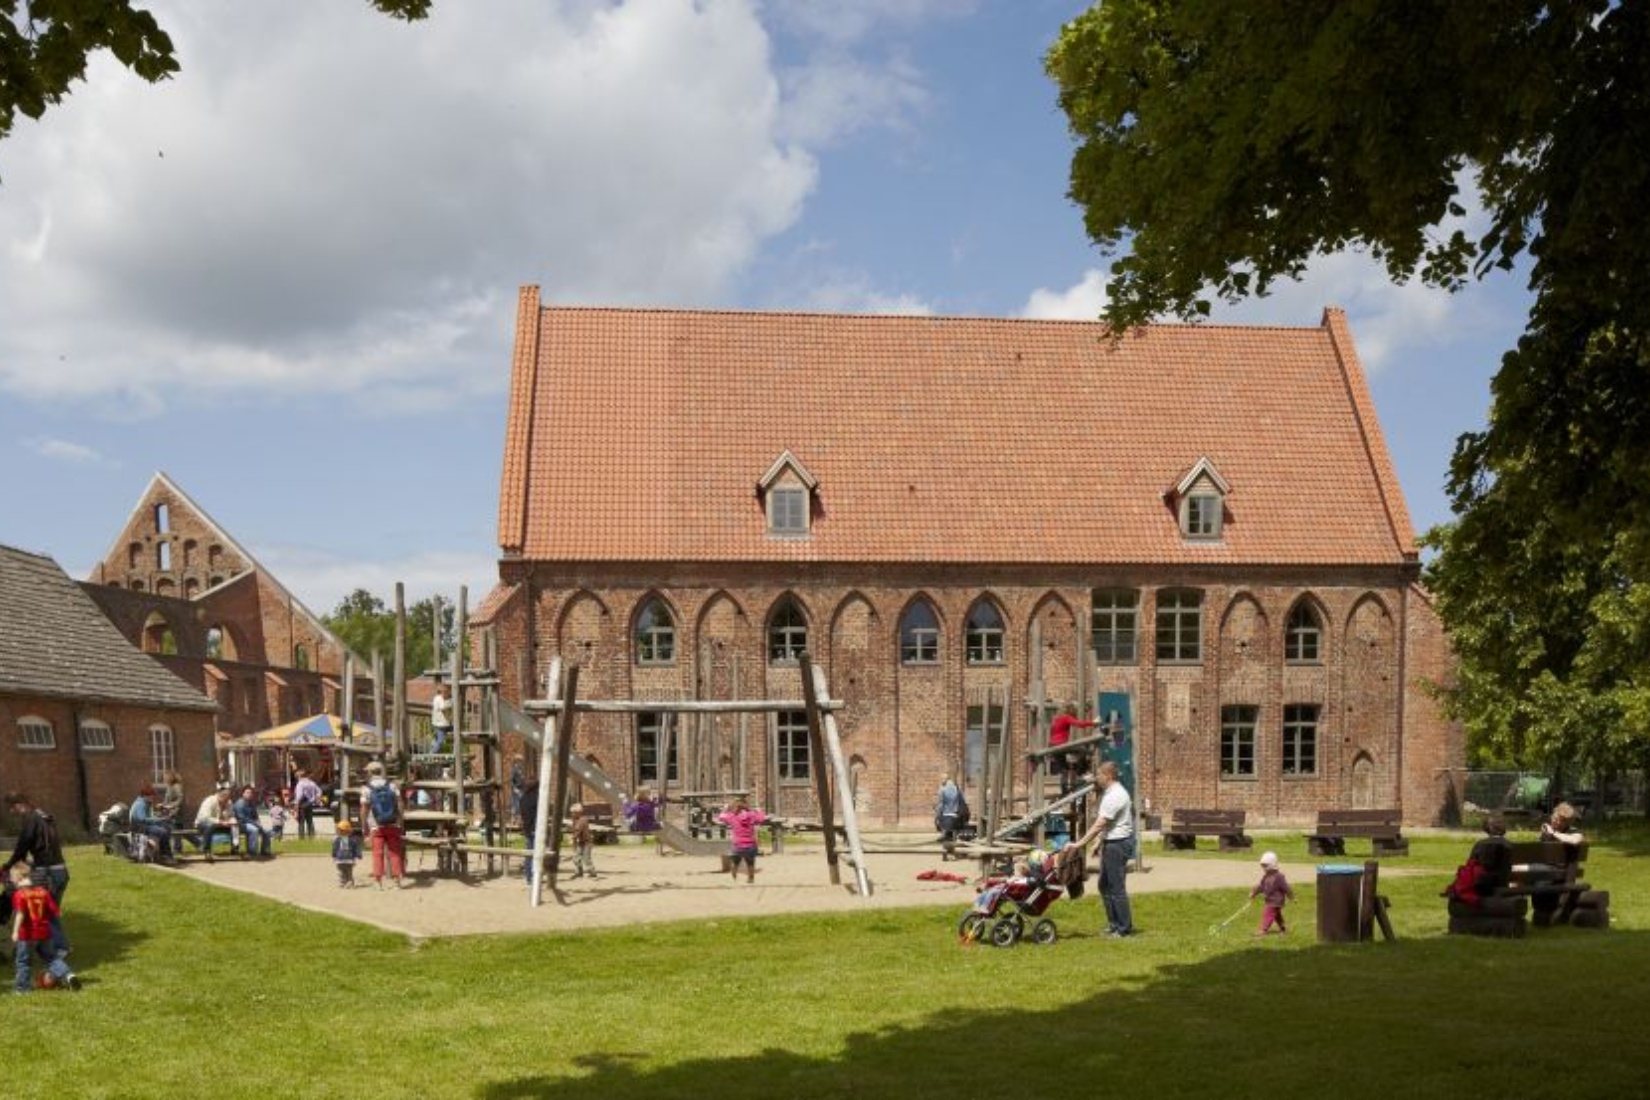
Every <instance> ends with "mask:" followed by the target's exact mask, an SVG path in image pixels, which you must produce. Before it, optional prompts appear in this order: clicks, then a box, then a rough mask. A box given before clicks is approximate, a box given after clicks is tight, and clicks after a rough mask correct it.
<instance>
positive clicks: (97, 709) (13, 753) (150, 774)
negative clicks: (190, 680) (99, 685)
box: [0, 695, 218, 835]
mask: <svg viewBox="0 0 1650 1100" xmlns="http://www.w3.org/2000/svg"><path fill="white" fill-rule="evenodd" d="M31 718H37V719H42V720H44V721H45V722H46V723H48V724H49V725H50V726H51V729H52V737H53V742H54V744H53V747H52V748H49V749H48V748H34V747H30V748H24V747H22V746H21V745H20V744H19V741H20V739H21V735H20V733H19V726H20V723H21V722H22V721H23V720H24V719H31ZM83 723H102V724H103V725H106V726H108V727H109V730H110V731H111V732H112V734H113V741H114V747H113V748H112V749H101V748H96V749H94V748H82V747H81V746H80V739H79V738H78V737H77V736H76V731H77V730H78V729H79V728H80V726H81V724H83ZM168 734H169V735H170V736H168ZM100 740H101V739H100ZM168 757H170V759H168ZM169 767H175V768H176V769H177V770H178V772H179V773H180V774H182V776H183V783H184V793H185V794H186V795H187V796H190V797H195V798H199V797H201V796H204V794H205V792H206V791H208V790H210V789H211V788H212V784H213V783H215V782H216V781H217V777H218V765H217V757H216V750H215V748H214V745H213V735H212V715H211V713H210V712H208V711H199V710H195V711H185V710H164V709H157V708H152V707H138V706H128V705H122V704H113V703H90V702H86V703H81V702H73V701H69V700H64V699H47V698H38V697H35V698H31V697H29V696H19V695H0V789H4V790H8V791H10V790H22V791H23V792H24V793H26V794H28V795H29V796H30V797H32V798H33V799H34V800H35V804H36V805H38V806H40V807H41V808H42V809H45V810H49V811H51V812H52V813H55V814H56V815H57V816H58V818H59V819H60V820H61V821H63V822H64V824H65V825H69V826H71V827H74V828H81V827H86V828H90V827H92V826H95V825H96V824H97V815H98V813H99V812H100V811H102V810H104V809H106V808H107V807H108V806H109V804H110V803H112V802H117V801H118V802H126V803H130V802H131V801H132V799H133V798H134V797H135V796H136V795H137V792H138V788H139V787H141V786H142V785H143V784H144V783H148V782H153V781H154V780H155V779H156V778H157V777H158V776H159V774H160V773H161V772H162V771H164V770H166V769H167V768H169ZM0 812H3V811H0ZM190 812H191V813H192V812H193V807H191V810H190ZM14 829H15V823H12V822H8V823H7V824H5V825H4V826H0V831H3V832H6V833H9V834H11V835H16V834H15V832H14Z"/></svg>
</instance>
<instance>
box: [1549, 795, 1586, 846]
mask: <svg viewBox="0 0 1650 1100" xmlns="http://www.w3.org/2000/svg"><path fill="white" fill-rule="evenodd" d="M1575 826H1576V808H1575V807H1574V806H1572V805H1570V804H1569V803H1568V802H1560V803H1559V804H1558V805H1556V806H1554V807H1553V816H1552V817H1549V818H1548V819H1547V820H1546V821H1543V822H1542V823H1541V839H1542V840H1552V841H1557V842H1558V843H1560V844H1583V843H1585V842H1586V840H1587V838H1586V837H1585V836H1584V835H1582V832H1581V830H1580V829H1577V828H1576V827H1575Z"/></svg>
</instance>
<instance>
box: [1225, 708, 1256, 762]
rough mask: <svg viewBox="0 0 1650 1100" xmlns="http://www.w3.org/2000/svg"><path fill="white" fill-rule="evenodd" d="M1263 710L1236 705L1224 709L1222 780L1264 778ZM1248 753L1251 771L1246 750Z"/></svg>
mask: <svg viewBox="0 0 1650 1100" xmlns="http://www.w3.org/2000/svg"><path fill="white" fill-rule="evenodd" d="M1259 730H1260V708H1259V707H1257V706H1255V705H1254V704H1253V703H1233V704H1229V705H1227V706H1224V707H1221V708H1220V777H1221V778H1222V779H1245V780H1247V779H1258V778H1260V735H1259ZM1245 748H1247V749H1248V753H1247V756H1248V761H1247V765H1248V766H1247V767H1245V766H1244V764H1245V761H1244V756H1245V753H1244V751H1243V750H1244V749H1245Z"/></svg>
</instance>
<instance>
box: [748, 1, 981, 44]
mask: <svg viewBox="0 0 1650 1100" xmlns="http://www.w3.org/2000/svg"><path fill="white" fill-rule="evenodd" d="M976 7H978V4H977V3H976V0H768V3H767V5H766V8H767V10H768V11H769V12H770V13H771V14H772V16H773V18H774V20H775V22H776V23H777V24H778V25H779V26H780V27H781V28H783V29H786V30H789V31H792V32H794V33H796V34H802V35H808V36H811V37H815V38H820V39H823V40H825V41H826V42H829V43H831V44H833V45H836V46H847V45H851V44H853V43H856V42H860V41H862V40H864V39H866V38H868V37H870V36H872V35H874V34H885V33H892V32H899V31H911V30H915V29H918V28H920V27H922V26H923V25H924V24H928V23H933V22H935V21H937V20H940V19H956V18H960V17H963V16H967V15H971V14H972V13H973V12H974V9H975V8H976Z"/></svg>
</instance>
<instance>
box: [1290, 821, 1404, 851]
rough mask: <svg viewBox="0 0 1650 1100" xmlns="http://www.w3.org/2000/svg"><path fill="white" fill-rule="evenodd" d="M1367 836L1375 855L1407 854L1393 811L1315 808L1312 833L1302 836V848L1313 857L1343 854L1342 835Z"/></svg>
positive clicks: (1343, 841) (1343, 840)
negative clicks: (1304, 843)
mask: <svg viewBox="0 0 1650 1100" xmlns="http://www.w3.org/2000/svg"><path fill="white" fill-rule="evenodd" d="M1349 836H1354V837H1368V838H1369V842H1370V845H1371V846H1372V847H1373V849H1374V854H1375V855H1377V856H1407V855H1409V841H1408V840H1406V839H1405V838H1404V835H1403V831H1402V822H1401V821H1399V819H1398V811H1397V810H1319V811H1318V825H1317V830H1316V831H1315V832H1311V833H1308V834H1307V835H1306V850H1307V851H1308V852H1309V853H1311V854H1312V855H1315V856H1344V855H1346V838H1347V837H1349Z"/></svg>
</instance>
